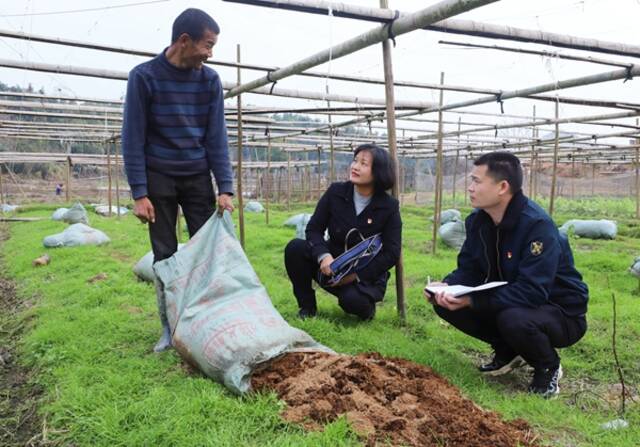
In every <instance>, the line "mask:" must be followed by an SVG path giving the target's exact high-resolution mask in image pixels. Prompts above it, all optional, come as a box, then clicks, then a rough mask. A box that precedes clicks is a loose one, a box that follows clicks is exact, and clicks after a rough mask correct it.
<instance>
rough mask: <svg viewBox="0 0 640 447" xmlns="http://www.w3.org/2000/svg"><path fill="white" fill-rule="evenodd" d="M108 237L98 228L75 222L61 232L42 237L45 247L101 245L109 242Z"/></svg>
mask: <svg viewBox="0 0 640 447" xmlns="http://www.w3.org/2000/svg"><path fill="white" fill-rule="evenodd" d="M110 241H111V240H110V239H109V237H108V236H107V235H106V234H104V233H103V232H102V231H100V230H96V229H95V228H91V227H90V226H88V225H85V224H82V223H77V224H73V225H69V226H68V227H67V229H66V230H64V231H63V232H62V233H58V234H54V235H52V236H47V237H45V238H44V240H43V241H42V243H43V244H44V246H45V247H48V248H54V247H75V246H77V245H101V244H106V243H107V242H110Z"/></svg>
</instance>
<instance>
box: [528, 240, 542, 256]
mask: <svg viewBox="0 0 640 447" xmlns="http://www.w3.org/2000/svg"><path fill="white" fill-rule="evenodd" d="M543 247H544V246H543V245H542V242H540V241H533V242H531V254H532V255H533V256H538V255H541V254H542V249H543Z"/></svg>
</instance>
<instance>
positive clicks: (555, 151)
mask: <svg viewBox="0 0 640 447" xmlns="http://www.w3.org/2000/svg"><path fill="white" fill-rule="evenodd" d="M559 114H560V101H559V100H558V99H556V125H555V130H556V140H555V143H554V146H553V173H552V177H551V194H550V197H549V216H551V217H553V207H554V205H555V198H556V197H555V196H556V182H557V180H558V179H557V176H558V140H559V138H560V125H559V124H558V115H559Z"/></svg>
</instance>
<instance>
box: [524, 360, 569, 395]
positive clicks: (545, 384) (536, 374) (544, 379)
mask: <svg viewBox="0 0 640 447" xmlns="http://www.w3.org/2000/svg"><path fill="white" fill-rule="evenodd" d="M561 378H562V365H558V367H557V368H546V369H541V368H538V369H535V370H534V371H533V380H532V381H531V385H529V392H530V393H531V394H537V395H539V396H542V397H544V398H545V399H549V398H551V397H554V396H557V395H558V394H559V393H560V379H561Z"/></svg>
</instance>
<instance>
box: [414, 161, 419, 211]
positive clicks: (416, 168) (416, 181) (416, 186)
mask: <svg viewBox="0 0 640 447" xmlns="http://www.w3.org/2000/svg"><path fill="white" fill-rule="evenodd" d="M418 161H419V160H415V162H414V163H413V188H414V189H415V202H416V205H417V204H418Z"/></svg>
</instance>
